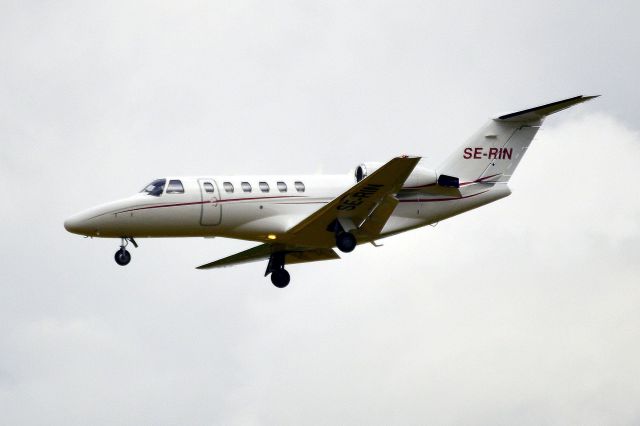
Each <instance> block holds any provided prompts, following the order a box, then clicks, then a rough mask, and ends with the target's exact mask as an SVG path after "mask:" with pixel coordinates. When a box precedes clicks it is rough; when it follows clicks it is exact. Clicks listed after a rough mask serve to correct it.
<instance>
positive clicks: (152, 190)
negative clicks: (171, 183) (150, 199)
mask: <svg viewBox="0 0 640 426" xmlns="http://www.w3.org/2000/svg"><path fill="white" fill-rule="evenodd" d="M165 183H167V180H166V179H156V180H154V181H153V182H151V183H150V184H149V185H147V186H145V187H144V188H143V189H142V191H140V192H144V193H145V194H149V195H153V196H154V197H159V196H160V195H162V191H164V185H165Z"/></svg>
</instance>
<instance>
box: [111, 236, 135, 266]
mask: <svg viewBox="0 0 640 426" xmlns="http://www.w3.org/2000/svg"><path fill="white" fill-rule="evenodd" d="M120 240H121V241H122V242H121V243H120V250H118V251H117V252H116V254H115V255H114V259H115V261H116V263H117V264H118V265H120V266H126V265H128V264H129V262H131V253H129V252H128V251H127V249H126V248H125V247H127V246H128V245H129V241H131V244H133V246H134V247H136V248H137V247H138V243H136V240H134V239H133V237H122V238H120Z"/></svg>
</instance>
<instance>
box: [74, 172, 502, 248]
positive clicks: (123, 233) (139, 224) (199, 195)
mask: <svg viewBox="0 0 640 426" xmlns="http://www.w3.org/2000/svg"><path fill="white" fill-rule="evenodd" d="M171 181H180V183H181V184H182V187H183V192H181V193H171V191H170V187H169V185H167V186H166V187H164V188H163V191H162V193H161V194H157V195H151V194H149V193H144V192H143V193H139V194H136V195H134V196H131V197H129V198H124V199H121V200H117V201H113V202H110V203H107V204H103V205H100V206H97V207H94V208H92V209H89V210H86V211H84V212H82V213H79V214H77V215H75V216H73V217H71V218H69V219H68V220H67V221H66V222H65V227H66V228H67V229H68V230H69V231H70V232H74V233H77V234H82V235H87V236H92V237H110V238H113V237H116V238H117V237H134V238H145V237H214V236H220V237H229V238H237V239H244V240H252V241H260V242H274V240H280V239H281V238H282V239H284V240H282V241H283V242H287V243H299V244H305V243H304V242H296V241H291V240H290V238H291V237H290V236H287V235H285V234H286V232H287V230H289V229H291V228H292V227H293V226H295V225H296V224H297V223H299V222H300V221H302V220H303V219H305V218H307V217H308V216H309V215H311V214H312V213H313V212H315V211H316V210H318V209H319V208H321V207H322V206H323V205H325V204H327V203H328V202H330V201H331V200H333V199H334V198H336V197H338V196H340V194H342V193H343V192H344V191H346V190H347V189H349V188H350V187H352V186H353V185H354V183H355V181H354V177H353V176H352V175H346V174H345V175H306V176H300V175H295V176H282V175H281V176H210V177H170V178H167V179H166V182H167V183H169V182H171ZM247 183H248V184H249V185H250V188H249V187H247V185H246V184H247ZM283 183H284V185H283ZM300 183H301V184H302V185H301V184H300ZM229 184H231V185H232V186H233V190H231V187H230V185H229ZM265 184H266V185H265ZM285 185H286V188H285ZM243 187H244V189H243ZM460 193H461V195H462V196H459V195H458V196H450V195H438V194H433V193H429V188H412V189H403V190H402V191H401V192H400V193H399V194H397V198H398V199H399V200H400V203H399V204H398V205H397V207H396V208H395V210H394V211H393V214H392V216H391V217H390V218H389V220H388V221H387V223H386V224H385V225H384V228H383V229H382V232H381V233H380V235H379V237H385V236H389V235H393V234H397V233H400V232H403V231H407V230H410V229H414V228H418V227H421V226H425V225H429V224H433V223H435V222H438V221H440V220H442V219H446V218H448V217H451V216H454V215H457V214H459V213H462V212H465V211H468V210H471V209H474V208H476V207H479V206H482V205H485V204H487V203H490V202H492V201H495V200H498V199H500V198H503V197H506V196H507V195H509V194H510V190H509V188H508V187H507V185H506V184H484V183H482V182H469V183H466V184H462V185H461V188H460ZM285 240H286V241H285ZM362 242H365V241H359V243H362Z"/></svg>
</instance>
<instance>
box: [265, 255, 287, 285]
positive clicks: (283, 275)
mask: <svg viewBox="0 0 640 426" xmlns="http://www.w3.org/2000/svg"><path fill="white" fill-rule="evenodd" d="M285 255H286V253H285V252H277V253H273V254H272V255H271V257H270V258H269V264H268V265H267V271H266V272H265V273H264V275H265V277H266V276H267V275H269V274H271V283H272V284H273V285H275V286H276V287H278V288H285V287H286V286H288V285H289V282H290V281H291V275H289V272H287V270H286V269H284V257H285Z"/></svg>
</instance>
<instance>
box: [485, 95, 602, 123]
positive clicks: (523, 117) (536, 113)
mask: <svg viewBox="0 0 640 426" xmlns="http://www.w3.org/2000/svg"><path fill="white" fill-rule="evenodd" d="M598 96H600V95H596V96H582V95H580V96H575V97H573V98H569V99H565V100H562V101H557V102H552V103H550V104H546V105H541V106H538V107H534V108H529V109H525V110H522V111H518V112H513V113H511V114H505V115H501V116H500V117H498V118H497V120H500V121H538V120H541V119H543V118H545V117H546V116H547V115H551V114H554V113H556V112H558V111H562V110H563V109H567V108H569V107H572V106H574V105H577V104H580V103H582V102H586V101H588V100H591V99H594V98H597V97H598Z"/></svg>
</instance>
